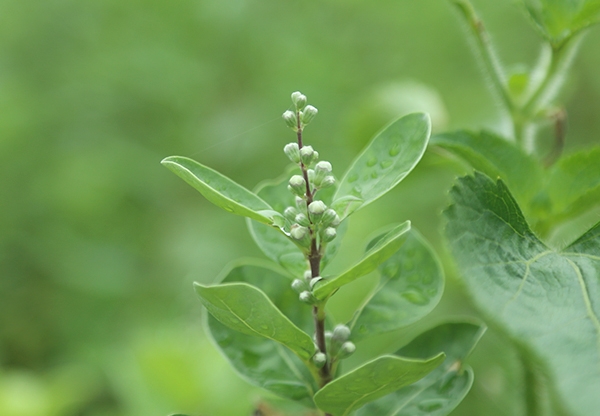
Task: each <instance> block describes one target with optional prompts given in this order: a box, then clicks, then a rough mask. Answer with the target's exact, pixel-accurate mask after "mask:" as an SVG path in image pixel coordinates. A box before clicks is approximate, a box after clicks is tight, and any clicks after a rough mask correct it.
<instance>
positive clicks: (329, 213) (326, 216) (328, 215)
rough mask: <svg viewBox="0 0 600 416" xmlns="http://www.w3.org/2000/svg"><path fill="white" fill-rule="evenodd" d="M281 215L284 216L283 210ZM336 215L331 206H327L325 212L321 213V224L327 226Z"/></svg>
mask: <svg viewBox="0 0 600 416" xmlns="http://www.w3.org/2000/svg"><path fill="white" fill-rule="evenodd" d="M286 210H287V208H286ZM283 215H284V216H285V215H286V214H285V211H284V212H283ZM336 217H337V212H335V211H334V210H333V209H331V208H327V209H326V210H325V212H324V213H323V216H322V217H321V226H323V227H329V225H330V224H331V223H332V222H333V221H334V220H335V218H336ZM286 218H287V217H286Z"/></svg>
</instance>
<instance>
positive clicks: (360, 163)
mask: <svg viewBox="0 0 600 416" xmlns="http://www.w3.org/2000/svg"><path fill="white" fill-rule="evenodd" d="M430 133H431V121H430V120H429V116H428V115H427V114H423V113H414V114H409V115H406V116H404V117H402V118H400V119H398V120H396V121H394V122H393V123H391V124H390V125H388V126H387V127H385V128H384V129H383V130H382V131H381V132H380V133H379V134H377V135H376V136H375V138H374V139H373V140H372V141H371V142H370V143H369V144H368V145H367V147H366V148H365V149H364V150H363V151H362V152H361V153H360V154H359V155H358V156H357V158H356V159H355V160H354V162H353V163H352V165H351V166H350V168H349V169H348V171H347V172H346V174H345V175H344V177H343V179H342V180H341V182H340V184H339V187H338V190H337V192H336V194H335V196H334V203H333V207H334V209H335V210H336V211H338V214H339V215H340V217H341V218H345V217H347V216H348V215H350V214H351V213H352V212H354V211H356V210H358V209H360V208H363V207H365V206H366V205H368V204H370V203H371V202H373V201H374V200H376V199H377V198H379V197H381V196H382V195H384V194H385V193H386V192H388V191H389V190H391V189H392V188H394V187H395V186H396V185H397V184H398V183H399V182H400V181H401V180H402V179H404V178H405V177H406V175H408V174H409V173H410V171H411V170H412V169H413V168H414V167H415V166H416V164H417V163H418V162H419V160H421V157H422V156H423V153H424V152H425V148H426V147H427V142H428V140H429V135H430Z"/></svg>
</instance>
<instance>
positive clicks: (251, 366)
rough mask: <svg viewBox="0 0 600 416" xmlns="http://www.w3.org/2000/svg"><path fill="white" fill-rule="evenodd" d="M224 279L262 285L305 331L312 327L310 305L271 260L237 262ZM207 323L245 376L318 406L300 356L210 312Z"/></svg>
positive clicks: (235, 365) (254, 381)
mask: <svg viewBox="0 0 600 416" xmlns="http://www.w3.org/2000/svg"><path fill="white" fill-rule="evenodd" d="M222 282H223V283H232V282H244V283H247V284H252V285H260V287H261V288H262V289H263V291H264V292H265V293H266V294H267V295H268V296H269V299H271V300H272V301H273V303H274V304H275V306H276V307H277V308H278V309H279V310H281V311H282V312H283V313H284V314H285V315H286V316H287V317H288V318H289V319H290V320H291V321H292V322H293V323H294V324H295V325H297V326H298V327H300V328H302V329H304V330H309V329H310V328H312V325H313V322H312V314H311V313H310V312H311V311H310V307H308V306H306V305H303V304H300V303H299V302H298V295H297V294H296V292H294V291H293V290H291V289H290V281H289V278H288V277H286V276H284V275H282V274H281V273H280V272H278V271H277V270H275V269H274V268H273V266H272V264H271V263H269V262H266V261H258V260H244V261H239V262H236V263H234V264H233V265H232V266H231V267H229V268H228V269H227V270H226V271H225V272H224V273H223V280H222ZM206 323H207V327H208V329H209V332H210V334H211V336H212V337H213V339H214V340H215V343H216V344H217V346H218V347H219V348H220V349H221V351H222V352H223V354H224V355H225V356H226V357H227V359H228V360H229V362H230V363H231V365H232V366H233V367H234V368H235V369H236V370H237V371H238V372H239V373H240V375H242V377H244V378H245V379H246V380H248V381H249V382H250V383H252V384H255V385H257V386H260V387H262V388H264V389H267V390H269V391H271V392H273V393H275V394H277V395H279V396H282V397H285V398H288V399H291V400H294V401H298V402H301V403H304V404H305V405H307V406H314V404H313V402H312V396H313V394H314V391H316V389H317V386H316V384H315V382H314V379H313V377H312V376H311V374H310V372H309V371H308V369H307V368H306V366H305V365H304V363H303V362H302V361H301V360H300V359H298V357H297V356H296V355H294V354H292V353H290V352H289V351H288V350H287V349H286V348H283V347H282V346H281V345H280V344H279V343H277V342H275V341H272V340H270V339H267V338H263V337H257V336H253V335H246V334H243V333H241V332H238V331H236V330H233V329H231V328H229V327H228V326H226V325H223V324H222V323H221V322H219V321H218V320H217V319H215V318H214V317H213V316H212V315H210V314H206Z"/></svg>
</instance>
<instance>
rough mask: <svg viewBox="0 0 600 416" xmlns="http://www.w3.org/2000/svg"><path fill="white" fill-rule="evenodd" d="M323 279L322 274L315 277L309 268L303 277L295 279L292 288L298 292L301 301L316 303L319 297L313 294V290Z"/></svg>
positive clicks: (310, 303)
mask: <svg viewBox="0 0 600 416" xmlns="http://www.w3.org/2000/svg"><path fill="white" fill-rule="evenodd" d="M321 280H323V278H322V277H321V276H317V277H315V278H313V277H312V274H311V272H310V270H307V271H306V272H304V277H303V279H294V281H293V282H292V289H294V291H295V292H296V293H298V297H299V299H300V301H301V302H303V303H308V304H309V305H314V304H315V303H317V298H316V297H315V296H314V295H313V292H312V291H313V288H314V287H315V285H316V284H317V283H318V282H319V281H321Z"/></svg>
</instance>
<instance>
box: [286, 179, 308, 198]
mask: <svg viewBox="0 0 600 416" xmlns="http://www.w3.org/2000/svg"><path fill="white" fill-rule="evenodd" d="M288 189H289V190H290V192H291V193H293V194H294V195H296V196H300V197H301V196H304V193H305V192H306V182H305V181H304V178H303V177H302V176H300V175H294V176H292V177H291V178H290V181H289V185H288Z"/></svg>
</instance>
